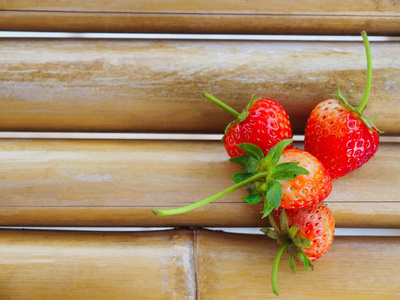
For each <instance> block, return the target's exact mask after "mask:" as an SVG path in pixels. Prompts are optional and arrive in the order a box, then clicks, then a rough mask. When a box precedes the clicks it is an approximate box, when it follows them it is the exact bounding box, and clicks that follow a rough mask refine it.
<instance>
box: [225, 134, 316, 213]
mask: <svg viewBox="0 0 400 300" xmlns="http://www.w3.org/2000/svg"><path fill="white" fill-rule="evenodd" d="M292 142H293V140H292V139H286V140H282V141H281V142H279V143H277V144H276V145H275V146H274V147H272V148H271V149H270V150H269V151H268V153H267V155H266V156H265V157H264V155H263V151H262V150H261V149H260V148H259V147H258V146H256V145H253V144H248V143H243V144H239V145H238V147H239V148H240V149H242V150H243V151H244V152H245V154H243V155H241V156H237V157H233V158H231V159H230V161H231V162H233V163H236V164H238V165H240V166H241V168H242V170H244V171H245V172H241V173H236V174H233V176H232V179H233V181H234V182H235V183H240V182H243V181H244V180H248V179H249V178H253V177H255V176H257V175H259V174H265V175H264V176H261V177H259V178H258V179H257V180H254V181H253V182H250V183H248V184H247V186H250V188H248V192H249V195H248V196H245V197H242V198H243V200H244V201H246V202H247V203H249V204H256V203H259V202H261V201H262V200H263V199H265V201H264V209H263V210H262V211H261V213H262V214H263V216H262V217H263V218H264V217H266V216H268V215H269V213H270V212H271V211H272V210H273V209H278V208H279V205H280V203H281V200H282V187H281V185H280V183H279V182H278V180H290V179H294V178H296V176H298V175H307V174H309V172H308V171H307V170H306V169H304V168H303V167H300V166H299V162H290V163H280V164H278V161H279V158H280V157H281V154H282V152H283V150H284V149H285V148H286V147H287V146H288V145H290V144H291V143H292Z"/></svg>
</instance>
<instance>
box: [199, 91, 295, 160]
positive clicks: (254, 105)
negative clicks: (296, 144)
mask: <svg viewBox="0 0 400 300" xmlns="http://www.w3.org/2000/svg"><path fill="white" fill-rule="evenodd" d="M203 95H204V97H206V98H207V99H209V100H211V101H213V102H214V103H216V104H217V105H219V106H221V107H222V108H224V109H225V110H227V111H228V112H230V113H231V114H232V115H233V116H235V117H236V118H237V119H236V120H235V121H233V122H231V123H230V124H228V126H227V128H226V129H225V135H224V138H223V140H224V145H225V149H226V151H227V152H228V155H229V156H230V157H235V156H240V155H242V154H244V152H243V150H242V149H240V148H239V147H238V145H239V144H242V143H251V144H254V145H256V146H258V147H260V148H261V150H263V152H264V155H265V154H267V152H268V150H269V149H271V148H272V147H273V146H274V145H275V144H276V143H278V142H280V141H282V140H284V139H289V138H292V137H293V133H292V127H291V125H290V122H289V116H288V115H287V113H286V111H285V110H284V109H283V107H282V106H281V105H279V104H278V103H277V102H275V101H274V100H272V99H268V98H262V99H259V100H256V101H254V98H252V99H251V101H250V103H249V104H248V105H247V106H246V108H245V109H244V110H243V112H242V113H240V114H239V113H238V112H237V111H235V110H234V109H233V108H231V107H229V106H227V105H226V104H225V103H223V102H221V101H220V100H218V99H216V98H215V97H214V96H212V95H210V94H208V93H206V92H204V93H203ZM288 147H289V148H291V147H292V146H291V145H289V146H288Z"/></svg>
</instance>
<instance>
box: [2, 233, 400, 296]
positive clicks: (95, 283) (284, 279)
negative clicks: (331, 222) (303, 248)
mask: <svg viewBox="0 0 400 300" xmlns="http://www.w3.org/2000/svg"><path fill="white" fill-rule="evenodd" d="M399 245H400V239H399V237H342V236H339V237H335V240H334V242H333V245H332V247H331V249H330V250H329V251H328V252H327V253H326V254H325V255H324V256H323V257H321V258H320V259H319V260H317V261H316V262H315V270H314V271H310V270H309V271H307V272H305V271H304V270H302V268H301V267H300V265H298V273H297V274H296V275H295V274H292V273H291V271H290V269H289V267H288V261H287V258H285V257H283V258H282V259H281V263H280V267H279V273H278V284H279V288H280V292H281V296H280V298H282V299H337V298H339V297H344V298H348V299H395V298H396V297H398V295H399V292H400V289H399V288H400V286H399V282H398V278H399V277H400V271H399V270H400V265H399V260H398V257H399V255H400V252H399V249H400V247H399ZM277 249H278V246H277V244H276V242H275V241H272V240H270V239H268V238H267V237H265V236H264V235H243V234H229V233H223V232H212V231H207V230H198V229H196V230H183V229H181V230H170V231H160V232H134V233H120V232H118V233H116V232H114V233H113V232H106V233H104V232H102V233H101V232H65V231H58V232H57V231H34V230H31V231H21V230H14V231H12V230H1V231H0V251H1V253H2V255H1V257H0V267H1V272H0V282H1V285H2V288H1V290H0V297H1V299H5V300H6V299H13V300H18V299H24V300H29V299H54V300H57V299H66V298H73V299H185V300H191V299H249V300H253V299H271V298H275V296H274V295H273V294H272V291H271V285H270V280H271V277H270V272H271V268H272V262H273V259H274V255H275V253H276V251H277ZM377 270H379V272H378V271H377ZM316 283H318V288H316Z"/></svg>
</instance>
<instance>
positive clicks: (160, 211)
mask: <svg viewBox="0 0 400 300" xmlns="http://www.w3.org/2000/svg"><path fill="white" fill-rule="evenodd" d="M267 176H268V172H262V173H259V174H256V175H254V176H252V177H250V178H248V179H246V180H243V181H242V182H239V183H237V184H235V185H233V186H231V187H229V188H227V189H225V190H223V191H221V192H219V193H217V194H215V195H212V196H210V197H208V198H206V199H203V200H200V201H198V202H195V203H192V204H189V205H187V206H183V207H178V208H172V209H152V210H151V211H152V212H153V213H154V214H155V215H157V216H169V215H177V214H181V213H185V212H188V211H191V210H193V209H196V208H199V207H200V206H203V205H205V204H208V203H210V202H212V201H214V200H216V199H218V198H221V197H222V196H225V195H226V194H229V193H230V192H233V191H235V190H237V189H238V188H241V187H243V186H245V185H247V184H249V183H252V182H254V181H256V180H258V179H260V178H263V177H267Z"/></svg>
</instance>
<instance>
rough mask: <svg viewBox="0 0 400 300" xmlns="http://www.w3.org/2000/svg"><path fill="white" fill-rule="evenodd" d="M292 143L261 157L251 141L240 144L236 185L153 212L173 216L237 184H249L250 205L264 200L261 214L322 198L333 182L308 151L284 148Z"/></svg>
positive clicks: (225, 192) (282, 145)
mask: <svg viewBox="0 0 400 300" xmlns="http://www.w3.org/2000/svg"><path fill="white" fill-rule="evenodd" d="M291 143H292V140H291V139H286V140H283V141H281V142H279V143H277V144H276V145H275V146H274V147H272V148H271V149H270V150H269V151H268V153H267V155H266V156H265V157H264V153H263V151H262V150H261V149H260V148H259V147H257V146H256V145H253V144H239V145H238V146H239V148H240V149H241V150H243V151H244V152H245V154H243V155H242V156H236V157H232V158H231V159H230V161H231V162H234V163H236V164H238V165H240V166H241V167H242V169H243V170H244V171H246V172H242V173H236V174H233V177H232V178H233V181H235V182H236V185H234V186H231V187H229V188H227V189H226V190H224V191H222V192H219V193H218V194H215V195H213V196H211V197H208V198H206V199H203V200H201V201H199V202H196V203H193V204H190V205H188V206H185V207H181V208H173V209H166V210H153V212H154V213H155V214H156V215H173V214H180V213H183V212H187V211H190V210H192V209H195V208H198V207H200V206H202V205H204V204H207V203H210V202H211V201H214V200H216V199H218V198H220V197H222V196H224V195H226V194H228V193H230V192H232V191H234V190H236V189H238V188H240V187H243V186H250V187H249V188H248V189H247V190H248V192H249V195H247V196H245V197H242V198H243V200H244V201H246V202H247V203H250V204H256V203H259V202H260V201H261V200H263V199H265V202H264V210H263V211H262V212H261V213H263V217H265V216H267V215H268V214H269V213H270V212H271V211H272V210H273V209H274V208H275V209H278V208H279V206H282V207H287V208H301V207H305V206H308V205H311V204H315V203H318V202H321V201H322V200H324V199H325V198H326V197H327V196H328V195H329V193H330V191H331V189H332V181H331V179H330V177H329V174H327V173H326V171H325V169H324V167H323V166H322V164H321V163H320V162H319V161H318V160H317V159H316V158H314V157H313V156H312V155H311V154H309V153H307V152H306V151H303V150H298V149H285V148H286V147H287V146H288V145H290V144H291Z"/></svg>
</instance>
